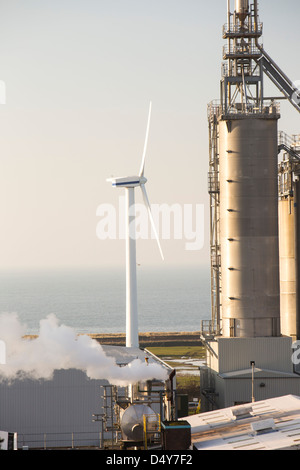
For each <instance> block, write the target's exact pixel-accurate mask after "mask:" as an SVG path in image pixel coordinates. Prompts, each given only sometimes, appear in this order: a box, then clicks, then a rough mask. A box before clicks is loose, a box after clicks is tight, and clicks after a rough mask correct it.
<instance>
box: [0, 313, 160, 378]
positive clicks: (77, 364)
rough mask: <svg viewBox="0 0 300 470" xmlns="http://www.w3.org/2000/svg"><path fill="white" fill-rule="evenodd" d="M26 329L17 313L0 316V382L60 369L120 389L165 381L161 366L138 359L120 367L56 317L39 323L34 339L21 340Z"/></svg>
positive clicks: (47, 374) (49, 375)
mask: <svg viewBox="0 0 300 470" xmlns="http://www.w3.org/2000/svg"><path fill="white" fill-rule="evenodd" d="M25 330H26V328H25V326H24V325H22V324H21V323H20V321H19V318H18V316H17V315H16V314H1V315H0V339H1V340H2V341H4V342H5V345H6V364H4V365H0V380H8V381H12V380H14V379H20V378H32V379H36V380H38V379H51V378H52V377H53V373H54V371H55V370H61V369H78V370H81V371H84V372H85V373H86V375H87V376H88V377H89V378H90V379H106V380H107V381H108V382H109V383H111V384H113V385H119V386H125V385H127V384H129V383H135V382H138V381H143V380H151V379H154V378H156V379H159V380H165V379H166V378H167V375H166V371H165V370H164V369H163V367H162V366H160V365H159V364H149V365H147V364H145V363H144V361H141V360H139V359H136V360H134V361H132V362H131V363H130V364H128V365H127V366H124V367H119V366H118V365H117V364H116V361H115V359H114V358H112V357H108V356H106V355H105V353H104V351H103V348H102V346H101V345H100V344H99V343H98V342H97V341H95V340H93V339H92V338H90V337H89V336H86V335H82V336H77V334H76V333H75V332H74V330H73V329H72V328H70V327H68V326H65V325H61V324H59V322H58V319H57V318H56V316H55V315H49V316H48V317H47V318H46V319H44V320H41V321H40V331H39V334H38V337H37V338H36V339H30V340H29V339H24V338H23V337H24V335H25V334H26V332H25Z"/></svg>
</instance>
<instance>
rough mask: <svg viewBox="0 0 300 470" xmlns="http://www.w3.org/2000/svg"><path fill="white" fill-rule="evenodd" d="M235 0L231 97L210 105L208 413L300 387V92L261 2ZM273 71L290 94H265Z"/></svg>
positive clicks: (227, 78) (205, 330)
mask: <svg viewBox="0 0 300 470" xmlns="http://www.w3.org/2000/svg"><path fill="white" fill-rule="evenodd" d="M231 3H232V2H231V1H230V0H228V12H227V23H226V24H225V25H224V27H223V38H224V40H225V41H226V45H225V46H224V49H223V59H224V63H223V65H222V77H221V86H220V90H221V91H220V95H221V96H220V100H218V101H213V102H211V103H210V104H209V106H208V122H209V144H210V145H209V150H210V153H209V195H210V247H211V303H212V318H211V321H208V322H203V324H202V328H201V337H202V340H203V343H204V344H205V345H206V349H207V366H206V367H205V368H203V370H202V373H201V377H202V379H201V393H202V410H203V411H208V410H213V409H216V408H223V407H227V406H233V405H236V404H239V403H246V402H249V401H251V400H254V399H259V400H262V399H267V398H271V397H276V396H280V395H286V394H289V393H292V394H295V395H300V376H299V375H298V374H297V367H296V366H297V364H295V363H293V361H292V357H293V343H294V341H295V340H297V339H299V300H298V295H299V288H298V272H299V269H298V263H299V256H298V249H299V248H298V245H299V243H298V224H299V218H298V210H299V208H298V206H299V204H298V203H297V201H298V185H299V162H300V152H299V150H300V146H299V138H298V137H297V136H294V137H293V138H290V139H289V138H287V137H286V136H285V134H284V133H282V132H281V133H279V127H278V126H279V125H278V123H279V120H280V105H279V100H280V99H282V98H284V99H288V100H289V102H290V103H291V104H292V105H293V106H294V108H296V110H297V111H298V112H300V105H299V103H300V99H299V91H298V90H297V89H296V88H295V86H294V85H293V83H292V82H291V80H289V79H288V77H287V76H286V75H285V74H284V72H283V71H282V70H281V69H280V68H279V67H278V66H277V64H276V63H275V62H274V61H273V60H272V59H271V57H270V56H269V55H268V54H267V53H266V51H265V50H264V49H263V47H262V46H261V44H260V43H261V37H262V32H263V25H262V23H261V22H260V20H259V15H258V2H257V0H254V1H249V0H236V1H235V2H234V10H233V12H232V10H231ZM265 75H266V76H267V77H268V78H269V79H271V81H272V82H273V83H274V84H275V85H276V86H277V88H278V89H279V90H280V92H281V93H282V95H281V96H280V97H265V95H264V76H265ZM279 137H280V138H279ZM282 152H283V154H284V156H283V161H282V162H280V163H278V162H279V155H281V153H282ZM278 183H279V184H278ZM253 378H254V380H253V381H252V379H253ZM253 383H254V387H255V393H254V392H253V390H252V388H253V387H252V386H253Z"/></svg>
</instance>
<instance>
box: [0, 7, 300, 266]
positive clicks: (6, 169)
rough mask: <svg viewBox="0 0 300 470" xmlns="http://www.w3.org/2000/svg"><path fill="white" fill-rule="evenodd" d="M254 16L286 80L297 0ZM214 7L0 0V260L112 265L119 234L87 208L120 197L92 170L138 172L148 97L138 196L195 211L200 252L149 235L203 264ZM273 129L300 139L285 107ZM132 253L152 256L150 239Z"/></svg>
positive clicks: (173, 256)
mask: <svg viewBox="0 0 300 470" xmlns="http://www.w3.org/2000/svg"><path fill="white" fill-rule="evenodd" d="M232 4H233V2H232ZM259 10H260V19H261V20H262V21H263V23H264V47H265V49H266V50H267V51H268V53H269V54H270V55H271V56H272V58H273V59H274V60H275V61H276V62H277V63H278V64H279V65H280V67H281V68H282V69H283V70H284V71H285V72H286V74H287V75H288V76H289V77H290V78H291V79H292V80H294V81H296V80H300V67H299V60H298V52H299V43H300V33H299V18H300V3H299V1H298V0H297V1H296V0H286V1H285V2H284V3H283V2H280V1H279V0H261V1H260V2H259ZM226 11H227V1H226V0H216V1H214V2H212V1H210V2H207V1H201V0H51V1H50V0H0V80H3V81H4V82H5V84H6V92H7V96H6V104H5V105H0V162H1V171H0V218H1V231H0V267H1V268H4V269H7V268H9V269H14V268H39V267H45V268H48V267H51V268H55V267H101V266H107V265H123V264H124V261H125V245H124V241H123V240H121V241H119V240H106V241H100V240H99V239H97V237H96V227H97V223H98V218H97V217H96V210H97V207H98V206H99V205H100V204H104V203H105V204H113V205H114V206H115V207H116V209H117V210H118V201H119V196H121V195H123V192H122V191H121V190H116V189H113V188H112V187H111V186H110V185H109V184H108V183H107V182H106V178H108V177H110V176H112V175H114V176H127V175H131V174H135V173H137V172H138V170H139V167H140V160H141V155H142V150H143V144H144V137H145V130H146V122H147V114H148V106H149V102H150V100H151V101H152V121H151V129H150V135H149V146H148V154H147V161H146V173H145V176H146V177H147V178H148V183H147V191H148V195H149V199H150V202H151V203H153V204H154V203H155V204H169V205H172V204H175V203H179V204H181V205H183V204H192V205H196V204H204V205H205V227H204V230H205V244H204V247H203V248H202V249H201V250H198V251H187V250H185V240H182V241H180V240H172V239H171V240H162V248H163V251H164V255H165V262H164V266H174V265H178V266H180V265H189V266H200V265H202V264H208V262H209V225H208V218H209V198H208V194H207V171H208V124H207V104H208V103H209V102H210V101H211V100H213V99H218V98H219V83H220V76H221V62H222V46H223V44H224V41H223V39H222V26H223V24H224V23H225V22H226V21H227V18H226ZM265 81H266V84H267V83H269V81H268V79H267V78H266V79H265ZM270 90H273V93H274V94H275V95H276V96H277V95H278V94H279V92H278V91H277V90H275V92H274V89H273V88H272V86H271V88H270ZM270 92H271V91H270ZM279 127H280V129H281V130H284V131H285V132H287V133H288V134H296V133H300V116H299V115H298V113H297V112H296V110H295V109H294V108H293V107H292V106H291V105H290V104H289V103H283V104H282V119H281V121H280V123H279ZM141 201H142V200H141V198H140V195H139V194H138V193H137V202H141ZM137 253H138V254H137V260H138V262H139V263H141V264H145V265H153V264H154V265H160V263H161V259H160V255H159V251H158V248H157V246H156V244H155V241H154V240H140V241H138V243H137Z"/></svg>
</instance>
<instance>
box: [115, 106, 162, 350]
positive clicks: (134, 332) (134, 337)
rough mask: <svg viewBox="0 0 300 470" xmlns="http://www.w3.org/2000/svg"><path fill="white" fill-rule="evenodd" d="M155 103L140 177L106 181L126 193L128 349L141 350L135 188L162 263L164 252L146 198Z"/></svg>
mask: <svg viewBox="0 0 300 470" xmlns="http://www.w3.org/2000/svg"><path fill="white" fill-rule="evenodd" d="M151 111H152V103H151V102H150V106H149V114H148V122H147V129H146V137H145V143H144V150H143V155H142V162H141V168H140V171H139V174H138V176H126V177H117V178H109V179H108V180H107V181H109V182H111V183H112V186H113V187H115V188H124V189H125V196H126V197H125V212H126V220H125V223H126V347H128V348H137V347H139V329H138V306H137V275H136V227H135V216H136V213H135V188H137V187H140V188H141V191H142V195H143V200H144V204H145V206H146V208H147V210H148V214H149V218H150V222H151V225H152V229H153V232H154V234H155V237H156V240H157V243H158V247H159V251H160V254H161V257H162V259H164V256H163V252H162V249H161V246H160V242H159V238H158V234H157V231H156V227H155V223H154V220H153V216H152V213H151V206H150V203H149V199H148V196H147V192H146V188H145V184H146V182H147V179H146V178H145V176H144V170H145V158H146V152H147V146H148V138H149V129H150V120H151Z"/></svg>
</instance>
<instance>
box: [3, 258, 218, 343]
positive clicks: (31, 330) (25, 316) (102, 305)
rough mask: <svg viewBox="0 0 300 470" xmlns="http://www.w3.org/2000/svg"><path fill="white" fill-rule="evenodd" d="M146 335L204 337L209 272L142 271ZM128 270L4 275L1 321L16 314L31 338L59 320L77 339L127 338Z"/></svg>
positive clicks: (140, 296)
mask: <svg viewBox="0 0 300 470" xmlns="http://www.w3.org/2000/svg"><path fill="white" fill-rule="evenodd" d="M137 285H138V314H139V331H140V332H180V331H187V332H193V331H199V329H200V324H201V320H209V319H210V316H211V314H210V271H209V267H203V266H200V267H195V266H193V267H172V268H155V267H150V268H149V267H138V270H137ZM125 310H126V277H125V268H122V267H121V268H120V267H118V268H117V267H114V268H101V269H58V270H55V269H50V270H45V269H42V270H36V271H33V270H28V271H26V270H16V271H1V272H0V315H1V314H2V313H10V314H16V315H17V316H18V319H19V322H20V323H21V324H22V325H23V326H24V327H25V333H26V334H38V333H39V328H40V321H41V320H43V319H46V318H47V317H48V315H50V314H54V315H55V316H56V317H57V320H58V322H59V324H63V325H66V326H69V327H71V328H72V329H73V330H75V332H76V333H78V334H79V333H83V334H107V333H125Z"/></svg>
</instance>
